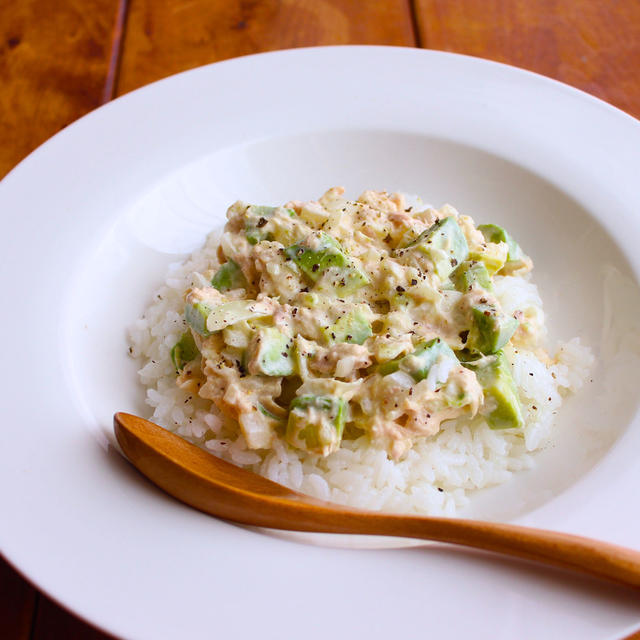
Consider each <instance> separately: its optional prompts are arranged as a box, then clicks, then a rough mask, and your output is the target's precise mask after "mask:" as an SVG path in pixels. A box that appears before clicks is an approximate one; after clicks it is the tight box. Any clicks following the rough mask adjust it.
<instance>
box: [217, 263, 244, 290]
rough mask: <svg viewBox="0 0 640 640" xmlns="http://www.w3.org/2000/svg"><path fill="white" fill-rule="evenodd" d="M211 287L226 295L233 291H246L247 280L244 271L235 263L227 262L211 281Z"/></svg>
mask: <svg viewBox="0 0 640 640" xmlns="http://www.w3.org/2000/svg"><path fill="white" fill-rule="evenodd" d="M211 285H212V286H213V287H215V288H216V289H217V290H218V291H221V292H222V293H224V292H225V291H230V290H231V289H246V288H247V279H246V278H245V277H244V274H243V273H242V269H240V267H239V266H238V265H237V264H236V263H235V262H234V261H233V260H229V261H228V262H225V263H224V264H223V265H222V266H221V267H220V268H219V269H218V271H216V273H215V275H214V276H213V278H212V279H211Z"/></svg>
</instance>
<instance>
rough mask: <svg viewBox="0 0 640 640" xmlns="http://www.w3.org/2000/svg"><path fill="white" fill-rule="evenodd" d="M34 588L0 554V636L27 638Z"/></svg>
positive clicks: (33, 601)
mask: <svg viewBox="0 0 640 640" xmlns="http://www.w3.org/2000/svg"><path fill="white" fill-rule="evenodd" d="M35 602H36V590H35V589H34V588H33V587H32V586H31V585H30V584H29V583H28V582H26V581H25V580H23V578H22V577H21V576H20V575H19V574H18V573H17V572H16V571H14V570H13V568H12V567H11V566H10V565H9V564H8V563H7V562H6V561H5V560H4V558H2V557H1V556H0V638H7V639H10V640H27V639H28V638H29V637H30V633H31V622H32V620H33V614H34V610H35Z"/></svg>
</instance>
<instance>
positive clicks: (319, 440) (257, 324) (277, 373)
mask: <svg viewBox="0 0 640 640" xmlns="http://www.w3.org/2000/svg"><path fill="white" fill-rule="evenodd" d="M343 193H344V189H343V188H341V187H336V188H333V189H330V190H329V191H327V192H326V193H325V194H324V195H323V196H322V197H321V198H320V199H319V200H318V201H312V202H297V201H294V202H289V203H287V204H285V205H284V206H280V207H269V206H257V205H252V204H247V203H245V202H236V203H235V204H233V205H232V206H231V207H230V208H229V210H228V212H227V218H228V222H227V224H226V226H225V230H224V233H223V234H222V237H221V241H220V246H219V248H218V258H219V261H220V264H221V266H220V267H219V268H218V269H217V270H215V271H211V272H205V273H203V274H199V277H198V278H197V280H198V281H197V282H196V283H195V286H193V287H192V288H191V289H190V290H189V291H188V292H187V295H186V299H185V305H184V317H185V319H186V321H187V324H188V327H189V329H188V331H187V332H185V333H184V334H183V335H182V337H181V338H180V340H179V341H178V342H177V344H176V345H175V346H174V347H173V349H172V352H171V357H172V360H173V363H174V365H175V368H176V373H177V378H176V383H177V385H178V386H179V387H181V388H183V389H184V390H185V391H188V392H189V393H192V394H198V395H199V396H200V397H202V398H206V399H210V400H211V401H213V403H214V404H215V405H216V406H217V407H218V409H219V410H220V411H221V412H222V413H223V414H225V415H226V416H227V417H229V418H231V419H233V420H234V421H236V422H237V424H238V425H239V428H240V430H241V431H242V434H243V435H244V438H245V440H246V443H247V446H248V447H249V448H251V449H268V448H270V446H271V444H272V442H273V440H274V438H275V437H276V436H279V437H284V438H285V439H286V441H287V442H288V443H289V444H290V445H291V446H293V447H295V448H297V449H301V450H304V451H307V452H310V453H315V454H319V455H322V456H326V455H328V454H329V453H331V452H333V451H335V450H336V449H338V448H339V447H340V445H341V442H342V440H343V439H345V438H348V439H353V438H356V437H359V436H360V435H362V434H363V433H364V434H367V435H368V436H369V437H370V439H371V441H372V442H373V443H374V444H375V445H377V446H379V447H383V448H384V449H386V451H387V452H388V454H389V456H390V457H392V458H394V459H399V458H402V457H403V456H404V455H405V454H406V453H407V452H408V451H409V449H410V448H411V447H412V446H413V444H414V443H415V442H416V441H417V440H418V439H421V438H425V437H428V436H432V435H434V434H436V433H437V432H438V431H439V430H440V427H441V425H442V423H443V422H444V421H446V420H451V419H454V418H459V417H461V416H467V417H468V418H469V419H471V418H473V417H474V416H482V417H483V418H484V420H485V421H486V422H487V423H488V424H489V426H490V427H491V428H493V429H515V430H517V429H521V428H522V426H523V418H522V411H521V407H520V403H519V400H518V393H517V390H516V387H515V384H514V381H513V378H512V372H511V366H510V364H509V362H508V361H507V359H506V357H505V356H504V354H503V349H504V348H505V347H506V346H507V345H508V344H509V343H510V344H511V345H513V346H514V347H515V348H517V347H519V346H521V347H523V348H525V349H535V348H536V344H537V342H538V334H539V332H540V329H541V327H540V320H539V319H538V318H537V317H536V316H535V315H533V312H532V315H531V316H530V317H529V316H527V315H526V314H523V313H521V312H516V313H514V314H513V315H508V314H506V313H504V312H503V310H502V309H501V307H500V304H499V302H498V300H497V299H496V297H495V296H494V293H493V278H494V277H495V276H504V275H522V274H525V273H526V272H528V271H530V270H531V268H532V262H531V260H530V259H529V258H528V257H527V256H526V255H525V254H524V253H523V251H522V249H521V248H520V246H519V245H518V244H517V242H516V241H515V240H514V239H513V238H512V237H511V236H510V235H509V233H508V232H507V231H506V230H505V229H503V228H502V227H500V226H498V225H495V224H481V225H478V226H476V224H475V223H474V221H473V220H472V219H471V218H470V217H468V216H464V215H460V214H459V213H458V212H457V211H456V210H455V209H454V208H453V207H451V206H449V205H445V206H444V207H442V208H440V209H438V210H436V209H432V208H427V209H426V210H416V209H415V208H413V207H410V206H407V204H406V203H405V201H404V198H403V196H402V195H399V194H388V193H386V192H377V191H366V192H364V193H363V194H362V195H361V196H360V197H359V198H358V199H357V200H356V201H353V200H347V199H345V198H344V197H343ZM536 353H537V354H538V355H539V356H540V357H542V358H543V359H547V358H548V357H547V356H546V354H540V353H539V351H537V352H536Z"/></svg>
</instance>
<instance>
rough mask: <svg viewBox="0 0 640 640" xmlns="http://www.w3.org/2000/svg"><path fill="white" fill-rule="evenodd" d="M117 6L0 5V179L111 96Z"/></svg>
mask: <svg viewBox="0 0 640 640" xmlns="http://www.w3.org/2000/svg"><path fill="white" fill-rule="evenodd" d="M123 6H124V0H64V1H63V2H55V1H53V0H46V1H42V0H21V1H20V2H15V1H14V0H0V86H2V91H1V92H0V112H1V113H2V118H0V177H2V176H3V175H4V174H5V173H7V171H9V170H10V169H11V168H12V167H13V166H14V165H15V164H16V163H17V162H18V161H20V160H21V159H22V158H23V157H24V156H26V155H27V154H28V153H29V152H30V151H32V150H33V149H35V148H36V147H37V146H38V145H39V144H41V143H42V142H44V141H45V140H46V139H47V138H49V137H50V136H52V135H53V134H54V133H56V132H57V131H59V130H60V129H62V128H63V127H65V126H67V125H68V124H69V123H71V122H73V121H74V120H76V119H77V118H79V117H80V116H82V115H84V114H85V113H87V112H88V111H91V110H92V109H94V108H95V107H98V106H99V105H101V104H102V103H103V102H105V101H107V100H109V99H110V98H111V93H112V90H113V73H112V74H111V75H110V73H109V72H110V69H113V68H115V63H116V60H115V59H114V58H113V56H112V50H113V49H114V47H117V45H118V39H119V32H118V29H117V28H116V27H117V26H118V25H120V26H121V21H122V17H123V13H122V8H123ZM119 18H120V22H118V19H119ZM110 79H111V83H109V80H110Z"/></svg>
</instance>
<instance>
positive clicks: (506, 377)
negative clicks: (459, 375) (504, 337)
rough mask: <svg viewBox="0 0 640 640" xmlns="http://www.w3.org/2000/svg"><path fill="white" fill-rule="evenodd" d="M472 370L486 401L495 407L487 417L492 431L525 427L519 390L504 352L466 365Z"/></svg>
mask: <svg viewBox="0 0 640 640" xmlns="http://www.w3.org/2000/svg"><path fill="white" fill-rule="evenodd" d="M465 366H466V367H468V368H470V369H472V370H473V371H474V372H475V374H476V376H477V378H478V383H479V384H480V386H481V387H482V391H483V393H484V396H485V401H486V400H488V401H489V402H490V403H491V405H494V407H495V408H493V409H492V410H491V411H490V413H489V414H488V416H487V423H488V424H489V426H490V427H491V428H492V429H518V428H520V427H522V426H523V425H524V420H523V419H522V411H521V408H520V400H519V399H518V390H517V388H516V384H515V382H514V380H513V376H512V375H511V367H510V365H509V362H508V361H507V358H506V357H505V355H504V353H503V352H502V351H498V352H497V353H496V354H495V356H492V357H491V358H489V359H487V358H482V360H481V361H480V362H479V363H478V364H475V363H472V362H470V363H466V364H465Z"/></svg>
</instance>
